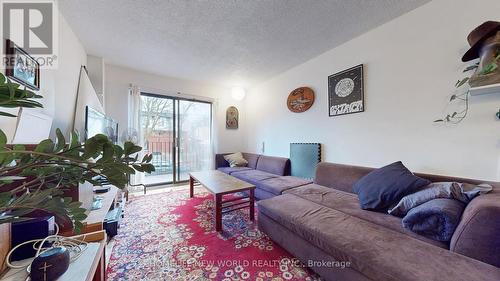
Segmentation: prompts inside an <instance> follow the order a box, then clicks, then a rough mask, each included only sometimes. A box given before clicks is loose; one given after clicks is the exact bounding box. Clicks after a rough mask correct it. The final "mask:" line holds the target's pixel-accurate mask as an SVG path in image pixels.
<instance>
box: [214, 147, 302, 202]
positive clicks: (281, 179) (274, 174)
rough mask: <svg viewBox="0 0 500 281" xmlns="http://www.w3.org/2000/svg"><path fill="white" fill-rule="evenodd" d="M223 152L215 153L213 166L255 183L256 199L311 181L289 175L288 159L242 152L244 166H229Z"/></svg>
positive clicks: (265, 197) (279, 193)
mask: <svg viewBox="0 0 500 281" xmlns="http://www.w3.org/2000/svg"><path fill="white" fill-rule="evenodd" d="M227 154H229V153H225V154H216V155H215V168H216V169H217V170H219V171H222V172H224V173H226V174H229V175H231V176H234V177H236V178H238V179H241V180H244V181H246V182H249V183H251V184H253V185H255V197H256V199H257V200H261V199H267V198H271V197H274V196H278V195H281V194H282V193H283V192H284V191H286V190H289V189H292V188H295V187H299V186H303V185H306V184H310V183H312V181H310V180H305V179H302V178H297V177H292V176H290V159H288V158H284V157H274V156H266V155H260V154H254V153H242V154H243V158H245V160H247V161H248V165H247V166H246V167H229V164H228V162H227V161H226V160H225V159H224V155H227Z"/></svg>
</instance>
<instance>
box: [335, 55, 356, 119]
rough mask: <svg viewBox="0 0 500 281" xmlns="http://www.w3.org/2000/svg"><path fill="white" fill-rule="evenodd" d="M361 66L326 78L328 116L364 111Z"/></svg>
mask: <svg viewBox="0 0 500 281" xmlns="http://www.w3.org/2000/svg"><path fill="white" fill-rule="evenodd" d="M364 103H365V102H364V87H363V65H362V64H360V65H357V66H355V67H353V68H349V69H347V70H344V71H341V72H339V73H335V74H332V75H330V76H328V112H329V113H328V115H329V116H339V115H345V114H351V113H358V112H363V111H365V105H364Z"/></svg>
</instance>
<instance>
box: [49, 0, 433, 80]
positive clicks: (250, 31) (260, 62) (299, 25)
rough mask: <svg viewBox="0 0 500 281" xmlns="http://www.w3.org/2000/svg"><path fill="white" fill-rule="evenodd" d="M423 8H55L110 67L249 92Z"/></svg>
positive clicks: (182, 1)
mask: <svg viewBox="0 0 500 281" xmlns="http://www.w3.org/2000/svg"><path fill="white" fill-rule="evenodd" d="M429 1H430V0H197V1H195V0H163V1H161V0H140V1H139V0H107V1H105V0H60V1H59V5H60V8H61V11H62V13H63V15H64V17H65V18H66V20H67V21H68V22H69V24H70V25H71V27H72V29H73V30H74V31H75V33H76V34H77V36H78V37H79V38H80V40H81V41H82V43H83V44H84V46H85V48H86V50H87V52H88V53H89V54H92V55H97V56H102V57H104V58H105V60H106V61H107V62H108V63H111V64H117V65H122V66H127V67H131V68H135V69H139V70H143V71H147V72H151V73H155V74H159V75H166V76H173V77H179V78H187V79H191V80H199V81H209V82H214V83H220V84H224V85H228V86H232V85H241V86H249V85H252V84H253V83H256V82H261V81H263V80H266V79H269V78H271V77H272V76H274V75H276V74H279V73H281V72H283V71H285V70H287V69H289V68H291V67H293V66H295V65H298V64H300V63H303V62H305V61H307V60H309V59H311V58H313V57H315V56H317V55H319V54H321V53H323V52H325V51H327V50H329V49H332V48H334V47H336V46H338V45H340V44H342V43H344V42H346V41H348V40H350V39H352V38H354V37H356V36H358V35H360V34H362V33H364V32H367V31H368V30H370V29H373V28H375V27H376V26H378V25H381V24H383V23H385V22H388V21H390V20H391V19H393V18H395V17H398V16H400V15H402V14H404V13H406V12H408V11H410V10H412V9H415V8H417V7H419V6H421V5H423V4H425V3H427V2H429ZM367 47H368V46H367Z"/></svg>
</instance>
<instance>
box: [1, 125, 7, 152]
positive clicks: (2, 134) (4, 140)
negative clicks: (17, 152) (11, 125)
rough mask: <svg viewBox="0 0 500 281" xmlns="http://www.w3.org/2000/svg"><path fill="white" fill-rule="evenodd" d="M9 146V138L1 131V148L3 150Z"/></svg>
mask: <svg viewBox="0 0 500 281" xmlns="http://www.w3.org/2000/svg"><path fill="white" fill-rule="evenodd" d="M6 144H7V136H6V135H5V133H4V132H3V131H2V130H1V129H0V148H3V147H4V146H5V145H6Z"/></svg>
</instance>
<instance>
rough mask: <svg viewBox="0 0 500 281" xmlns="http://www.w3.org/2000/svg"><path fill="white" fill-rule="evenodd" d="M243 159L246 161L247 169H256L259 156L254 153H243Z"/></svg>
mask: <svg viewBox="0 0 500 281" xmlns="http://www.w3.org/2000/svg"><path fill="white" fill-rule="evenodd" d="M242 154H243V158H245V159H246V160H247V161H248V165H247V167H249V168H252V169H256V168H257V162H258V161H259V158H260V154H255V153H246V152H243V153H242Z"/></svg>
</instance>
